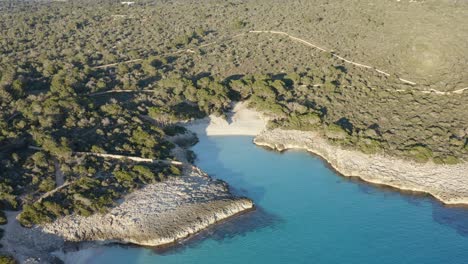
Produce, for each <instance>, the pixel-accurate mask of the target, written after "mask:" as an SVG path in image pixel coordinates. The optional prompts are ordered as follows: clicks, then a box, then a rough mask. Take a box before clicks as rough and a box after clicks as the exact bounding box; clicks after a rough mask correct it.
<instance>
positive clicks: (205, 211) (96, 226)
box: [43, 167, 254, 247]
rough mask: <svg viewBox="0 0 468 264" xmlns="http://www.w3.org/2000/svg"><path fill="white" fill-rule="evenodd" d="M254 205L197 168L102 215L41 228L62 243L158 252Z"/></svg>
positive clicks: (131, 196)
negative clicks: (121, 245) (117, 245)
mask: <svg viewBox="0 0 468 264" xmlns="http://www.w3.org/2000/svg"><path fill="white" fill-rule="evenodd" d="M253 207H254V205H253V202H252V201H251V200H249V199H247V198H242V197H235V196H233V195H232V194H231V193H230V192H229V189H228V187H227V184H226V183H224V182H222V181H219V180H214V179H211V178H210V177H209V176H208V175H207V174H205V173H203V172H202V171H201V170H199V169H198V168H196V167H193V168H191V169H190V170H188V171H187V174H186V175H184V176H178V177H171V178H170V179H168V180H166V181H164V182H160V183H156V184H150V185H147V186H146V187H144V188H143V189H141V190H137V191H135V192H132V193H130V194H129V195H127V196H126V197H125V198H124V201H123V202H122V203H121V204H119V205H118V206H116V207H114V208H112V209H111V210H110V211H109V212H108V213H106V214H102V215H101V214H95V215H92V216H89V217H82V216H78V215H70V216H66V217H63V218H60V219H58V220H56V221H54V222H53V223H50V224H46V225H44V226H43V230H44V231H45V232H47V233H51V234H56V235H58V236H60V237H63V238H64V239H65V240H67V241H76V242H81V241H104V242H119V243H124V244H126V243H131V244H136V245H141V246H150V247H161V246H165V245H170V244H174V243H176V242H177V241H179V240H182V239H185V238H187V237H189V236H191V235H193V234H196V233H198V232H199V231H202V230H203V229H205V228H207V227H209V226H211V225H213V224H215V223H218V222H219V221H222V220H224V219H226V218H229V217H232V216H234V215H237V214H239V213H242V212H244V211H248V210H252V209H253Z"/></svg>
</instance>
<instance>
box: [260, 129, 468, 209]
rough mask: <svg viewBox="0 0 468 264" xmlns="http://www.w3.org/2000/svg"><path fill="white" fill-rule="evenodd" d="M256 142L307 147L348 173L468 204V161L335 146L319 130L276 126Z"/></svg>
mask: <svg viewBox="0 0 468 264" xmlns="http://www.w3.org/2000/svg"><path fill="white" fill-rule="evenodd" d="M254 143H255V144H257V145H260V146H266V147H269V148H272V149H276V150H279V151H283V150H287V149H305V150H307V151H310V152H312V153H314V154H317V155H319V156H321V157H322V158H324V159H325V160H327V161H328V162H329V164H330V165H331V166H332V167H333V168H334V169H336V170H337V171H338V172H339V173H341V174H343V175H344V176H354V177H359V178H361V179H363V180H365V181H367V182H371V183H376V184H382V185H387V186H391V187H395V188H398V189H402V190H408V191H416V192H423V193H428V194H431V195H432V196H434V197H435V198H437V199H439V200H440V201H442V202H443V203H446V204H468V163H460V164H456V165H439V164H434V163H425V164H420V163H416V162H413V161H408V160H402V159H397V158H394V157H390V156H384V155H367V154H364V153H362V152H358V151H355V150H346V149H342V148H340V147H338V146H334V145H331V144H330V143H328V141H327V140H325V139H324V138H323V137H321V136H320V135H319V134H318V133H315V132H309V131H308V132H306V131H298V130H282V129H274V130H270V131H264V132H263V133H261V134H260V135H258V136H257V137H256V138H255V139H254Z"/></svg>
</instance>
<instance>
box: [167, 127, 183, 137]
mask: <svg viewBox="0 0 468 264" xmlns="http://www.w3.org/2000/svg"><path fill="white" fill-rule="evenodd" d="M163 130H164V133H165V134H166V135H168V136H175V135H177V134H184V133H185V132H186V131H187V129H186V128H185V127H183V126H167V127H165V128H164V129H163Z"/></svg>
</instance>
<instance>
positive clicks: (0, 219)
mask: <svg viewBox="0 0 468 264" xmlns="http://www.w3.org/2000/svg"><path fill="white" fill-rule="evenodd" d="M7 223H8V219H7V217H6V214H5V212H3V211H0V225H6V224H7Z"/></svg>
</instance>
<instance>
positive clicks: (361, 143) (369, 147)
mask: <svg viewBox="0 0 468 264" xmlns="http://www.w3.org/2000/svg"><path fill="white" fill-rule="evenodd" d="M357 147H358V148H359V150H360V151H362V152H364V153H366V154H374V153H377V152H379V151H380V149H381V148H382V146H381V143H380V142H379V141H377V140H375V139H372V138H359V140H358V143H357Z"/></svg>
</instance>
